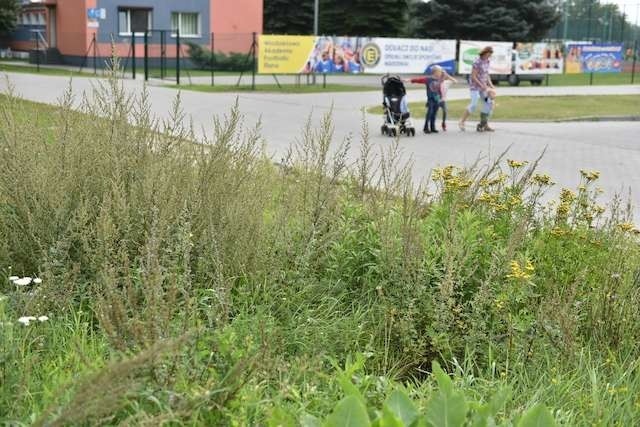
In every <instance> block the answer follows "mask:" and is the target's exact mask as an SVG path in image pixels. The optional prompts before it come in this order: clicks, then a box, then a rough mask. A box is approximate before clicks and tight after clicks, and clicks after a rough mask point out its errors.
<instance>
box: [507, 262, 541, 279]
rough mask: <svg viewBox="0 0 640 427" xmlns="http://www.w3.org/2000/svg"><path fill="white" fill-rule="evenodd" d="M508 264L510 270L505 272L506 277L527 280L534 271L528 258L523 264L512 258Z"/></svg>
mask: <svg viewBox="0 0 640 427" xmlns="http://www.w3.org/2000/svg"><path fill="white" fill-rule="evenodd" d="M509 265H510V267H511V272H510V273H509V274H507V279H522V280H527V279H529V278H531V276H532V275H533V273H534V272H535V268H534V266H533V264H532V263H531V261H529V260H527V261H526V262H525V263H524V264H523V265H521V264H520V263H519V262H518V261H516V260H513V261H511V263H510V264H509Z"/></svg>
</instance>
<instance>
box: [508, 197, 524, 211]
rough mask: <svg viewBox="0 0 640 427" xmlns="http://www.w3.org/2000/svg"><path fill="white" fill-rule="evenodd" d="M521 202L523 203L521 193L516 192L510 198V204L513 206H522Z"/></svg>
mask: <svg viewBox="0 0 640 427" xmlns="http://www.w3.org/2000/svg"><path fill="white" fill-rule="evenodd" d="M521 204H522V196H520V195H519V194H516V195H514V196H511V197H510V198H509V206H511V207H512V208H514V207H516V206H520V205H521Z"/></svg>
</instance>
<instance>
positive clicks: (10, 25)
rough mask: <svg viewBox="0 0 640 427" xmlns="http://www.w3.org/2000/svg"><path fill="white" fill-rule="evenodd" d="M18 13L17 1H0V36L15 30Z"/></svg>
mask: <svg viewBox="0 0 640 427" xmlns="http://www.w3.org/2000/svg"><path fill="white" fill-rule="evenodd" d="M18 13H20V2H18V0H0V34H5V33H8V32H11V31H13V30H14V29H15V28H16V22H17V20H18Z"/></svg>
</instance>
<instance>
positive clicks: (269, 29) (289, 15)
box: [264, 0, 314, 34]
mask: <svg viewBox="0 0 640 427" xmlns="http://www.w3.org/2000/svg"><path fill="white" fill-rule="evenodd" d="M313 5H314V0H303V1H292V0H264V32H265V33H266V34H313Z"/></svg>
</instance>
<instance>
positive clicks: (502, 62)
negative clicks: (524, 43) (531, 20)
mask: <svg viewBox="0 0 640 427" xmlns="http://www.w3.org/2000/svg"><path fill="white" fill-rule="evenodd" d="M486 46H491V47H492V48H493V55H491V68H490V69H489V73H491V74H511V50H512V49H511V48H512V46H513V43H511V42H476V41H469V40H461V41H460V54H459V57H458V72H459V73H460V74H471V67H472V66H473V62H474V61H475V60H476V59H478V53H480V51H481V50H482V49H483V48H485V47H486Z"/></svg>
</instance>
